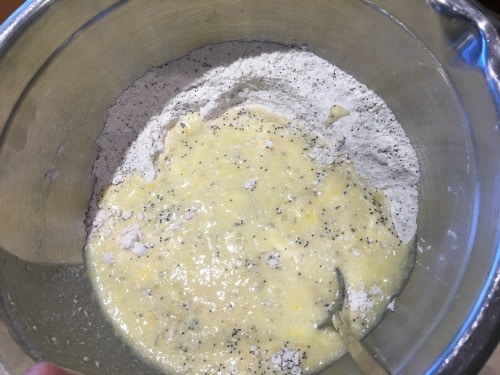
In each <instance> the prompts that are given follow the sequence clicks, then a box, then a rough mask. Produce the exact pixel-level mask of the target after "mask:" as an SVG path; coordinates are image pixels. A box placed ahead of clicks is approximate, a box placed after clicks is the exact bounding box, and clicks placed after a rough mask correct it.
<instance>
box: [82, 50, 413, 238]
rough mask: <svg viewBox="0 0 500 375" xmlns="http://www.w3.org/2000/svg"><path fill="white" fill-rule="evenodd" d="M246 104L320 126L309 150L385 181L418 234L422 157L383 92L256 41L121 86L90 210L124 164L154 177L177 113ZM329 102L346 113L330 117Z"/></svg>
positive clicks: (378, 184) (403, 223)
mask: <svg viewBox="0 0 500 375" xmlns="http://www.w3.org/2000/svg"><path fill="white" fill-rule="evenodd" d="M242 104H256V105H262V106H264V107H266V108H268V109H270V110H272V111H274V112H276V113H281V114H283V115H284V116H285V117H287V118H289V119H290V120H292V121H297V122H299V123H300V124H301V125H303V126H304V127H305V128H306V129H308V130H309V131H311V132H312V133H314V134H317V135H318V136H319V137H320V138H321V139H322V140H323V141H324V144H323V146H322V147H317V148H315V149H314V150H312V151H311V153H310V154H311V156H312V157H313V158H315V159H316V160H317V161H318V162H319V163H322V164H327V163H331V162H333V161H335V160H339V159H347V160H351V161H352V162H353V163H354V165H355V166H356V170H357V171H358V173H359V174H360V175H361V176H362V177H363V178H365V179H366V180H367V181H368V182H369V183H370V184H371V185H372V186H374V187H375V188H380V189H382V190H384V192H385V194H386V195H387V197H388V198H389V200H390V202H391V212H392V218H393V220H394V225H395V227H396V230H397V231H398V233H399V235H400V237H401V239H402V241H403V242H408V241H410V240H411V238H412V237H413V236H414V235H415V231H416V216H417V210H418V207H417V195H418V193H417V183H418V179H419V167H418V159H417V156H416V153H415V151H414V150H413V147H412V146H411V144H410V141H409V140H408V138H407V137H406V135H405V133H404V130H403V128H402V127H401V125H400V124H399V123H398V122H397V120H396V119H395V117H394V115H393V114H392V112H391V111H390V109H389V108H388V107H387V105H386V104H385V103H384V101H383V100H382V99H381V98H379V97H378V96H377V95H376V94H375V93H374V92H373V91H371V90H369V89H368V88H367V87H366V86H365V85H363V84H362V83H360V82H358V81H356V80H355V79H354V78H353V77H352V76H350V75H348V74H347V73H345V72H343V71H342V70H340V69H339V68H337V67H335V66H333V65H331V64H330V63H328V62H327V61H325V60H323V59H321V58H319V57H317V56H316V55H314V54H312V53H310V52H307V51H303V50H301V49H297V48H289V47H286V46H281V45H277V44H269V43H265V44H264V43H258V42H255V43H251V42H249V43H241V42H228V43H224V44H220V45H213V46H205V47H202V48H200V49H198V50H196V51H194V52H192V53H190V54H189V55H188V56H186V57H184V58H182V59H180V60H175V61H173V62H171V63H168V64H166V65H164V66H161V67H158V68H154V69H152V70H150V71H149V72H147V73H146V74H145V75H144V76H143V77H142V78H140V79H138V80H137V81H135V82H134V83H133V85H132V86H131V87H130V88H128V89H127V90H126V91H125V92H124V93H123V95H122V96H121V97H120V98H119V99H118V100H117V101H116V103H115V104H114V105H113V106H112V107H111V108H110V110H109V116H108V119H107V121H106V124H105V127H104V131H103V132H102V133H101V135H100V137H99V139H98V140H97V143H98V145H99V156H98V158H97V160H96V162H95V165H94V175H95V176H96V185H95V193H96V194H95V195H94V199H93V203H92V204H91V211H93V210H95V209H96V207H97V199H98V197H99V195H100V192H101V191H102V189H103V188H105V187H106V186H107V185H108V184H109V183H110V182H112V181H113V182H114V183H116V182H118V181H120V178H121V176H122V174H123V173H124V172H128V171H134V170H135V171H139V172H140V173H141V174H142V175H143V176H144V177H145V178H146V179H147V180H152V179H153V178H154V176H155V170H154V166H153V164H154V160H155V155H156V154H157V153H158V152H159V151H160V150H161V149H162V147H163V139H164V137H165V134H166V132H167V130H168V129H169V128H170V127H171V126H172V125H173V124H175V122H176V121H177V120H178V119H179V117H180V116H182V115H183V114H185V113H187V112H189V111H193V110H195V111H196V110H199V111H200V113H201V115H202V116H203V117H204V118H211V117H216V116H217V115H219V114H221V113H222V112H224V110H226V109H228V108H231V107H233V106H236V105H242ZM334 104H341V105H342V106H343V107H344V108H347V109H348V110H349V112H350V114H349V115H348V116H345V117H343V118H341V119H339V120H338V121H336V122H335V123H334V124H332V125H331V126H326V124H325V119H327V118H328V115H329V111H330V108H331V106H332V105H334ZM117 157H118V158H119V159H118V160H116V158H117ZM110 176H111V179H110Z"/></svg>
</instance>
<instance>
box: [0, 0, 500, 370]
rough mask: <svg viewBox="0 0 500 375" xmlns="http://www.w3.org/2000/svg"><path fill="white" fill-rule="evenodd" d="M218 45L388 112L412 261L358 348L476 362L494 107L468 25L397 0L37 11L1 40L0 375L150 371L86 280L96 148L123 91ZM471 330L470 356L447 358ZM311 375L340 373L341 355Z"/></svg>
mask: <svg viewBox="0 0 500 375" xmlns="http://www.w3.org/2000/svg"><path fill="white" fill-rule="evenodd" d="M228 40H259V41H272V42H279V43H285V44H297V45H306V46H307V48H308V49H309V50H310V51H312V52H314V53H316V54H317V55H319V56H320V57H323V58H326V59H327V60H329V61H330V62H331V63H333V64H335V65H337V66H339V67H340V68H341V69H343V70H345V71H347V72H348V73H350V74H352V75H353V76H354V77H356V78H357V79H358V80H360V81H361V82H363V83H365V84H366V85H367V86H368V87H370V88H371V89H373V90H374V91H375V92H376V93H377V94H378V95H380V96H381V97H382V98H383V99H384V100H385V101H386V102H387V104H388V105H389V107H390V108H391V109H392V111H393V112H394V114H395V115H396V117H397V119H398V120H399V122H400V123H401V124H402V125H403V127H404V129H405V131H406V133H407V135H408V137H409V138H410V140H411V141H412V143H413V145H414V147H415V149H416V151H417V154H418V157H419V160H420V168H421V173H422V176H421V182H420V186H419V205H420V211H419V218H418V249H419V251H418V253H417V260H416V266H415V269H414V272H413V273H412V275H411V277H410V280H409V282H408V285H407V286H406V288H405V290H404V291H403V293H402V294H401V296H399V298H398V300H397V308H396V312H395V313H389V314H387V316H386V318H385V319H384V320H383V322H382V323H381V324H380V325H379V326H378V327H377V328H376V329H375V330H374V331H373V333H371V334H370V335H369V336H368V337H367V338H366V340H365V343H366V345H367V346H368V348H369V350H371V351H372V352H373V353H375V354H376V356H377V357H378V358H379V359H380V360H381V361H382V363H384V365H385V366H386V367H387V368H388V369H390V371H391V372H392V373H408V374H410V373H411V374H417V373H419V374H420V373H434V372H450V373H452V371H454V370H456V369H458V368H459V367H458V366H459V365H458V364H457V363H458V360H457V358H458V357H460V356H461V358H459V360H460V362H461V363H465V364H464V366H466V367H467V368H468V369H473V368H476V367H477V366H480V364H481V361H482V360H484V358H483V357H485V356H486V355H487V354H488V351H489V350H491V348H492V345H493V344H492V343H494V342H495V340H498V316H497V315H495V316H494V318H493V323H492V324H490V325H489V326H487V327H486V326H485V323H484V315H485V314H489V313H491V312H492V311H495V308H494V307H495V305H494V300H495V296H496V297H498V295H499V291H498V279H499V278H500V276H499V275H500V274H499V271H498V264H499V252H500V249H499V235H500V234H499V233H500V221H499V210H500V195H499V194H498V191H499V183H500V180H499V177H500V165H499V163H498V160H500V147H499V144H500V142H499V141H500V135H499V133H500V129H499V126H500V125H499V124H500V122H499V112H500V109H499V108H500V104H499V96H498V86H495V81H492V80H491V79H490V78H489V77H488V71H487V69H485V64H481V56H482V54H483V53H486V52H487V50H486V49H485V46H484V44H483V47H481V43H482V42H484V43H486V41H485V39H484V35H483V34H481V32H480V31H478V30H477V29H476V28H475V27H474V26H473V25H472V24H471V23H470V22H468V20H465V21H464V20H460V19H453V20H451V21H449V20H448V19H447V18H446V17H445V16H444V15H441V14H439V13H437V12H435V11H434V9H433V8H432V7H431V5H429V4H427V3H425V2H424V1H410V0H407V1H396V0H392V1H391V0H380V1H373V2H372V1H362V0H360V1H349V2H347V1H341V0H318V1H316V2H314V4H311V3H310V2H303V1H299V0H278V1H272V2H269V1H265V0H256V1H252V2H245V1H240V0H231V1H228V0H209V1H189V2H186V1H176V0H165V1H150V2H147V3H144V2H135V1H112V0H89V1H85V2H62V1H48V0H45V1H43V0H38V1H31V2H28V3H26V4H25V6H24V8H22V9H21V10H20V11H19V12H18V13H17V14H16V15H15V16H14V17H12V18H11V19H10V20H9V21H8V22H7V23H6V24H4V25H3V26H2V28H1V29H0V76H1V77H2V80H0V96H1V97H2V101H1V103H0V197H1V199H0V212H1V216H2V220H1V221H0V246H1V247H2V254H3V255H2V257H1V258H0V259H1V268H0V292H1V298H2V304H3V314H2V321H3V323H1V324H0V372H2V371H1V370H2V367H3V369H5V371H6V372H7V373H12V374H18V373H22V371H23V370H24V369H25V368H26V367H27V366H28V365H29V364H30V363H32V361H33V360H32V359H30V357H29V356H27V355H26V354H25V353H27V354H29V355H30V356H31V357H32V358H34V359H35V360H38V359H46V360H51V361H54V362H57V363H60V364H61V365H63V366H65V367H68V368H72V369H75V370H78V371H81V372H83V373H86V374H92V373H127V372H128V373H130V371H131V370H130V369H133V370H134V373H154V372H155V371H156V370H155V369H152V368H150V367H149V366H148V365H147V364H146V363H144V362H142V361H141V360H140V359H136V358H135V356H134V353H132V352H131V351H130V350H128V348H127V347H126V346H123V345H122V344H121V343H120V339H119V338H118V337H116V336H114V334H113V331H112V329H111V327H110V326H109V324H108V323H107V322H106V321H105V319H104V318H103V317H102V315H101V313H100V311H99V307H98V304H97V302H96V301H95V299H94V297H93V295H92V290H91V288H90V286H89V284H88V280H87V279H86V273H85V269H84V266H83V258H82V248H83V246H84V244H85V236H86V232H85V226H84V217H85V212H86V209H87V205H88V203H89V199H90V197H91V194H92V187H93V177H92V173H91V171H92V164H93V162H94V160H95V158H96V155H97V146H96V144H95V140H96V138H97V136H98V135H99V133H100V131H101V130H102V128H103V124H104V121H105V119H106V116H107V109H108V107H109V106H110V105H111V104H112V103H113V102H114V100H115V99H116V98H117V97H118V96H119V95H120V94H121V93H122V92H123V90H125V89H126V88H127V87H128V85H129V84H130V83H131V82H132V81H133V80H134V79H136V78H138V77H140V76H141V75H142V74H144V73H145V72H146V71H147V70H148V69H149V68H151V67H153V66H157V65H161V64H163V63H165V62H167V61H169V60H172V59H176V58H179V57H182V56H184V55H186V54H187V53H188V52H190V51H191V50H193V49H195V48H197V47H200V46H202V45H204V44H213V43H219V42H223V41H228ZM459 42H460V43H462V44H460V45H458V44H457V43H459ZM489 42H491V41H489ZM464 43H470V48H469V52H470V53H469V55H467V56H469V57H468V59H465V60H464V58H463V57H464V51H466V47H467V44H464ZM474 43H475V44H474ZM478 43H479V45H477V44H478ZM457 46H458V47H457ZM474 46H476V47H474ZM473 48H478V50H477V51H476V50H474V49H473ZM496 84H498V82H497V83H496ZM496 95H497V96H496ZM495 192H496V194H495ZM497 303H498V302H497ZM497 307H498V305H497ZM496 310H497V311H498V309H496ZM496 314H498V312H497V313H496ZM478 322H479V323H481V324H479V325H480V326H481V327H483V331H482V333H481V334H482V335H485V336H484V340H483V341H482V342H483V344H484V345H483V346H482V348H477V349H474V350H469V351H465V352H463V351H461V350H462V349H461V348H462V347H465V346H466V345H465V344H466V343H467V340H468V338H469V337H472V336H473V335H472V333H473V332H474V331H479V330H478V329H477V326H478V324H476V323H478ZM485 327H486V329H484V328H485ZM495 343H496V342H495ZM455 349H456V350H455ZM479 349H481V350H479ZM464 353H465V354H464ZM464 355H470V357H471V358H465V359H464V358H463V356H464ZM464 361H465V362H464ZM324 373H325V374H334V373H342V374H348V373H349V374H356V373H357V370H356V368H355V366H354V364H353V363H352V361H351V360H350V358H349V357H347V356H346V357H344V358H343V359H342V360H340V361H339V362H337V363H336V364H334V365H333V366H331V367H330V368H329V369H327V370H325V372H324Z"/></svg>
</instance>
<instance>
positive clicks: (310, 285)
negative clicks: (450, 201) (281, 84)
mask: <svg viewBox="0 0 500 375" xmlns="http://www.w3.org/2000/svg"><path fill="white" fill-rule="evenodd" d="M333 126H334V125H333ZM310 142H311V140H310V139H308V137H307V136H306V135H305V134H302V133H301V132H300V131H296V130H293V129H292V128H291V127H290V125H289V123H288V121H287V119H285V118H283V117H281V116H278V115H275V114H272V113H269V112H267V111H265V110H264V109H261V108H235V109H232V110H229V111H228V112H226V113H224V114H223V115H222V116H221V117H219V118H217V119H215V120H211V121H206V122H204V121H203V120H202V119H201V118H200V116H199V115H198V114H196V113H190V114H188V115H186V116H185V117H184V118H182V119H181V120H180V121H179V122H178V123H177V124H176V125H175V126H174V127H173V128H172V129H170V130H169V132H168V133H167V136H166V138H165V149H164V151H163V152H162V153H161V154H160V155H158V157H157V160H156V170H157V176H156V178H155V179H154V180H153V181H152V182H150V183H148V182H146V181H145V180H144V179H143V178H142V177H141V176H139V175H138V174H135V173H134V174H132V173H131V174H129V175H127V176H125V179H124V180H123V181H122V182H121V183H119V184H118V185H111V186H110V187H109V188H108V189H107V191H106V192H105V194H104V196H103V197H102V199H101V201H100V207H101V210H102V211H103V212H106V213H107V219H106V220H104V221H103V223H102V226H100V228H99V229H98V230H97V231H96V232H95V233H94V234H93V235H92V236H91V237H90V239H89V242H88V246H87V249H86V254H87V260H88V265H89V271H90V273H91V278H92V280H93V282H94V285H95V288H96V290H97V293H98V296H99V297H100V299H101V301H102V304H103V307H104V309H105V311H106V312H107V313H108V314H109V316H110V317H111V319H112V321H113V322H114V324H115V325H116V327H117V329H118V331H119V332H121V333H122V336H123V337H124V338H125V339H126V340H127V342H129V343H130V345H132V346H133V347H134V348H135V349H136V350H137V351H138V352H139V353H141V354H142V355H143V356H144V357H146V358H148V359H149V360H151V361H152V362H153V363H155V364H157V365H159V366H160V367H162V368H164V369H165V370H166V371H168V372H176V373H179V374H195V373H196V374H199V373H213V374H215V373H223V374H225V373H232V374H235V373H245V374H247V373H252V374H264V373H274V372H276V373H296V374H299V373H301V372H303V373H310V372H312V371H316V370H318V369H320V368H322V367H324V366H325V365H327V364H328V363H330V362H332V361H333V360H335V359H337V358H338V357H339V356H340V355H342V354H343V352H344V347H343V345H342V342H341V340H340V337H339V336H338V334H337V332H335V330H334V329H333V328H331V327H329V326H328V327H326V328H318V324H320V323H321V322H323V321H324V320H325V319H326V318H327V317H328V305H329V304H330V303H332V302H333V299H334V298H335V296H336V293H337V291H338V285H337V276H336V273H335V268H336V267H338V269H340V270H341V272H342V274H343V276H344V279H345V283H346V287H347V288H348V289H347V292H348V294H347V300H346V303H345V304H344V311H343V314H344V316H345V318H346V321H348V322H349V323H350V324H351V326H352V328H353V330H354V331H355V332H356V333H357V334H359V335H363V334H365V333H366V332H367V331H369V330H370V328H372V327H373V326H374V325H375V324H377V323H378V322H379V320H380V319H381V317H382V314H383V313H384V311H385V310H386V308H387V305H388V304H389V302H390V301H391V300H392V298H393V296H394V295H395V294H396V293H398V292H399V291H400V289H401V287H402V284H403V282H404V279H405V277H406V275H407V272H408V267H409V266H411V254H412V251H411V250H412V246H410V244H402V243H401V241H400V240H399V238H398V236H397V234H396V233H395V230H394V226H393V224H392V221H391V218H390V207H389V202H388V200H387V199H386V198H385V195H384V194H383V193H382V192H380V191H376V190H375V189H373V188H372V187H370V186H368V184H367V183H366V182H365V181H364V180H363V179H362V178H361V177H360V176H359V175H358V174H357V173H356V171H355V169H354V167H353V166H352V165H350V164H348V163H339V164H333V165H328V166H326V167H323V166H320V165H318V163H316V162H315V161H314V160H312V159H311V158H310V157H309V156H308V155H307V153H308V149H309V148H310Z"/></svg>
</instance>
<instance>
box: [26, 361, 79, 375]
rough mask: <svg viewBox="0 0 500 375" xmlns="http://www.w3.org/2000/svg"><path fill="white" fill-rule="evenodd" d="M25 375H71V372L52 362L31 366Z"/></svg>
mask: <svg viewBox="0 0 500 375" xmlns="http://www.w3.org/2000/svg"><path fill="white" fill-rule="evenodd" d="M24 375H70V374H69V372H67V371H65V370H63V369H62V368H60V367H58V366H56V365H55V364H54V363H52V362H47V361H43V362H38V363H36V364H34V365H33V366H31V367H30V368H29V369H28V370H27V371H26V372H25V373H24Z"/></svg>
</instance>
